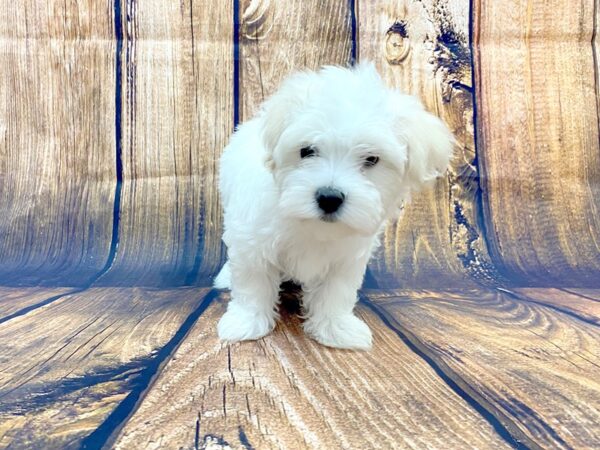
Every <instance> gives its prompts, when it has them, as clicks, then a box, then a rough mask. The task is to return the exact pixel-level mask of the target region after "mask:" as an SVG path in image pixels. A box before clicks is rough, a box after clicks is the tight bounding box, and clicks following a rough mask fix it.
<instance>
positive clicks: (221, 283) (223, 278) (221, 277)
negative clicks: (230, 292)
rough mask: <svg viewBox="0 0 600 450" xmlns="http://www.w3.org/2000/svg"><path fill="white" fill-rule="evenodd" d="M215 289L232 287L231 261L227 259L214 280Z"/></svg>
mask: <svg viewBox="0 0 600 450" xmlns="http://www.w3.org/2000/svg"><path fill="white" fill-rule="evenodd" d="M213 286H214V287H215V289H231V270H230V269H229V261H227V262H226V263H225V264H224V265H223V267H222V268H221V270H220V271H219V274H218V275H217V276H216V277H215V280H214V282H213Z"/></svg>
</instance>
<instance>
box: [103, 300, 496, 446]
mask: <svg viewBox="0 0 600 450" xmlns="http://www.w3.org/2000/svg"><path fill="white" fill-rule="evenodd" d="M224 306H225V305H224V303H223V302H222V301H219V302H216V303H213V305H211V306H210V307H209V309H208V310H207V311H206V312H205V313H204V315H203V316H202V317H201V318H200V320H199V321H198V322H197V323H196V325H195V326H194V328H193V329H192V330H191V331H190V334H189V335H188V338H187V339H186V340H185V341H184V342H183V343H182V345H181V346H180V347H179V350H178V351H177V353H176V354H175V355H174V357H173V359H172V360H171V361H170V362H169V363H168V365H167V366H166V367H165V369H164V370H163V372H162V373H161V375H160V377H159V378H158V379H157V381H156V383H155V384H154V386H153V387H152V388H151V390H150V391H149V392H148V394H147V395H146V397H145V399H144V401H143V402H142V404H141V405H140V407H139V409H138V410H137V411H136V413H135V414H134V415H133V416H132V417H131V419H130V420H129V421H128V423H127V424H126V426H125V427H124V429H123V430H122V431H121V434H120V435H119V437H118V439H117V441H116V444H115V446H114V447H115V448H117V449H132V448H165V449H168V448H174V449H175V448H210V447H209V444H213V445H215V446H216V445H217V444H219V445H223V446H225V445H230V446H231V448H260V449H267V448H294V449H300V448H318V449H322V448H328V449H334V448H361V449H367V448H440V449H441V448H473V447H477V448H482V449H483V448H489V449H492V448H494V449H495V448H507V447H508V446H507V445H506V443H505V442H504V441H503V440H502V439H501V438H500V436H499V435H497V434H496V433H495V431H494V429H493V428H492V427H491V426H490V424H489V423H487V422H486V421H485V420H484V419H483V418H482V417H481V416H479V414H477V412H476V411H475V410H474V409H473V408H472V407H471V406H470V405H468V404H467V402H465V401H464V400H463V399H462V398H461V397H459V396H458V395H457V394H456V393H455V392H454V391H452V390H451V389H449V387H448V386H447V385H446V384H444V383H443V382H442V381H441V380H440V378H439V377H438V376H437V375H436V374H435V372H434V371H433V370H432V368H431V367H430V366H428V365H427V364H426V363H425V362H424V361H423V360H422V359H421V358H420V357H418V356H417V355H416V354H415V353H413V352H412V351H411V350H410V349H409V348H408V347H407V346H406V345H405V344H404V342H403V341H402V340H400V339H399V338H398V336H397V335H396V334H395V333H394V332H392V331H391V330H389V329H388V328H387V327H385V325H383V323H382V322H381V321H380V320H379V319H378V318H377V317H376V316H375V315H374V314H372V313H370V312H369V311H368V310H366V309H364V308H361V309H360V315H361V316H362V317H363V318H364V319H365V320H367V322H368V323H369V325H370V326H371V327H372V329H373V330H374V336H375V346H374V350H373V351H372V352H371V353H365V352H349V351H343V350H333V349H328V348H326V347H323V346H320V345H319V344H316V343H315V342H314V341H312V340H310V339H308V338H307V337H306V336H305V335H304V334H303V332H302V330H301V328H300V323H299V320H298V319H297V318H296V317H292V316H289V315H286V316H285V319H284V320H283V321H282V323H280V324H279V325H278V327H277V329H276V330H275V332H274V333H273V334H272V335H270V336H267V337H266V338H264V339H261V340H259V341H256V342H245V343H241V344H234V345H229V346H227V345H222V344H221V343H219V342H218V340H217V337H216V333H215V327H216V322H217V320H218V319H219V317H220V316H221V314H222V313H223V312H224ZM215 448H226V447H217V446H216V447H215Z"/></svg>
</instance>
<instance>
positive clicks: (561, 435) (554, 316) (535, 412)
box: [369, 290, 600, 448]
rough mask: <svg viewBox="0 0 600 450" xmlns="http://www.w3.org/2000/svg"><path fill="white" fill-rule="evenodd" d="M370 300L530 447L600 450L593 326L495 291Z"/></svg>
mask: <svg viewBox="0 0 600 450" xmlns="http://www.w3.org/2000/svg"><path fill="white" fill-rule="evenodd" d="M528 295H529V296H530V297H531V298H532V299H536V298H538V297H537V295H544V291H543V290H538V291H535V292H534V291H530V292H529V293H528ZM369 298H370V299H371V300H372V301H373V303H374V304H375V308H376V310H377V311H379V312H380V313H381V314H382V315H383V317H385V318H386V319H387V320H388V321H389V322H390V323H391V324H392V326H394V327H397V328H398V329H399V330H401V331H402V332H404V333H405V334H406V335H407V336H409V339H410V340H412V341H413V342H414V343H415V345H418V346H419V348H421V349H422V350H423V352H425V353H426V354H427V355H429V356H430V357H431V358H433V359H435V360H436V361H437V362H438V363H439V364H440V366H441V367H443V370H444V371H445V372H446V373H447V374H448V376H449V377H451V378H452V379H453V380H455V381H456V383H458V384H460V385H461V386H462V387H463V388H464V389H465V391H466V392H468V393H469V394H470V395H472V396H473V397H474V398H475V399H477V401H479V402H480V403H481V404H482V405H485V408H486V409H487V410H488V411H490V412H491V413H492V414H493V415H494V416H496V417H497V418H498V419H499V420H501V421H502V423H503V424H504V425H505V426H506V427H507V428H508V430H509V431H510V432H511V433H512V434H513V435H514V436H515V437H516V438H517V439H518V440H520V441H521V442H523V443H524V444H525V445H526V446H527V447H529V448H598V447H599V446H600V384H599V383H598V379H599V377H600V327H599V326H598V324H597V323H592V322H588V321H586V320H582V319H583V318H580V317H579V318H578V317H573V315H569V314H565V313H562V312H560V311H558V310H557V309H555V308H549V307H546V306H543V305H540V304H539V303H537V302H536V303H534V302H527V301H521V300H517V299H515V298H514V297H512V296H509V295H507V294H505V293H502V292H500V291H497V292H493V291H481V290H473V291H471V292H469V291H463V292H459V291H454V292H431V291H420V292H419V291H404V292H402V291H399V292H393V291H391V292H390V291H388V292H383V293H378V292H373V293H371V294H369ZM542 301H543V300H542Z"/></svg>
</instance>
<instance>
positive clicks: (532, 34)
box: [474, 0, 600, 287]
mask: <svg viewBox="0 0 600 450" xmlns="http://www.w3.org/2000/svg"><path fill="white" fill-rule="evenodd" d="M474 5H475V13H474V27H475V49H476V58H475V66H476V68H477V70H476V77H475V78H476V83H477V86H476V87H477V93H478V95H477V102H478V104H477V109H478V112H479V118H478V119H479V127H478V130H479V132H480V136H479V141H480V146H481V147H482V148H484V149H485V151H483V152H481V155H480V156H481V158H480V161H481V163H482V170H483V176H482V180H483V188H484V191H483V194H484V195H483V200H484V204H485V205H486V208H485V211H484V212H485V221H486V224H487V229H488V230H489V234H488V238H489V245H490V251H492V252H493V255H494V257H495V259H496V260H497V262H498V264H499V267H500V268H501V269H502V270H503V272H504V273H505V274H507V275H508V276H510V277H511V278H513V279H514V280H515V281H516V282H517V283H522V284H529V285H565V286H573V285H579V286H585V285H588V286H590V287H592V286H595V287H598V285H599V284H600V277H598V273H599V271H600V239H599V237H600V149H599V141H598V108H597V105H598V104H597V99H596V95H597V89H596V88H595V84H596V82H597V69H596V70H595V67H594V53H593V48H592V46H591V45H590V42H591V38H592V32H593V26H594V25H593V24H594V13H595V11H594V1H593V0H586V1H580V2H575V3H573V2H570V1H556V2H552V3H548V2H543V1H538V0H528V1H527V0H511V1H505V2H496V1H487V0H480V1H476V2H474ZM596 14H597V12H596ZM596 63H597V62H596Z"/></svg>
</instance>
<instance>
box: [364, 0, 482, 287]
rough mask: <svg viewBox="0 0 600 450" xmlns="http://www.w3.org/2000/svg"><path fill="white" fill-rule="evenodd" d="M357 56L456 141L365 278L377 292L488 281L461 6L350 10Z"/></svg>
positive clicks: (396, 4)
mask: <svg viewBox="0 0 600 450" xmlns="http://www.w3.org/2000/svg"><path fill="white" fill-rule="evenodd" d="M357 16H358V43H359V46H358V54H359V58H360V59H368V60H373V61H375V63H376V66H377V68H378V70H379V71H380V73H381V74H382V76H383V78H384V79H385V80H386V81H387V83H388V85H389V86H393V87H396V88H398V89H400V90H401V91H403V92H406V93H409V94H413V95H416V96H418V97H419V98H421V99H422V101H423V103H424V104H425V106H426V108H427V109H428V110H430V111H432V112H433V113H435V114H437V115H439V116H440V117H441V118H442V119H443V120H444V121H445V122H446V123H447V124H448V126H449V127H450V129H451V130H452V132H453V133H454V135H455V136H456V138H457V146H456V150H455V154H456V157H455V159H454V161H453V163H452V167H451V170H450V172H449V174H448V177H446V178H443V179H440V180H439V182H438V183H437V185H436V187H435V189H434V190H430V191H427V192H424V193H422V194H420V195H418V196H415V198H414V199H413V200H412V202H411V203H410V204H409V205H408V206H407V208H406V210H405V214H404V217H403V218H402V220H400V221H398V222H396V223H394V224H391V225H390V226H389V227H388V229H387V230H386V233H385V239H384V245H383V248H382V252H381V255H380V257H379V258H377V259H376V260H375V261H374V262H373V263H372V270H373V273H374V275H375V277H376V278H377V279H378V281H379V285H380V286H385V285H393V284H396V285H397V284H398V283H400V284H402V285H403V286H407V285H410V286H415V285H423V286H451V285H455V286H457V285H464V284H465V283H468V281H469V280H470V279H471V278H470V277H468V275H471V276H472V277H474V278H475V279H483V280H485V279H489V278H490V275H491V274H492V273H493V270H492V269H491V264H490V262H489V257H488V255H487V249H486V244H485V240H484V238H483V234H482V230H481V229H480V228H479V227H478V225H477V214H478V211H477V203H476V200H477V198H476V196H477V194H478V188H479V187H478V175H477V167H476V164H475V144H474V136H473V134H474V129H473V95H472V83H471V51H470V48H469V4H468V2H465V1H461V0H454V1H450V2H436V1H431V0H427V1H422V2H412V1H391V0H390V1H384V2H371V1H368V0H364V1H358V2H357Z"/></svg>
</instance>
